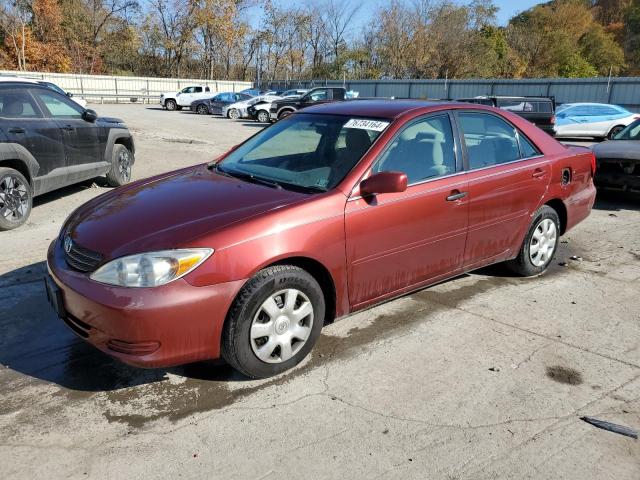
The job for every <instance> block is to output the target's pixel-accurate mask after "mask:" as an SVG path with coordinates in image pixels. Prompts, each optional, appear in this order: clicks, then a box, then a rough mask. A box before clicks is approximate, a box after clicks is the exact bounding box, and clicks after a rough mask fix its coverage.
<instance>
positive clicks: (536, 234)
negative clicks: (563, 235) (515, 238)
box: [507, 205, 560, 277]
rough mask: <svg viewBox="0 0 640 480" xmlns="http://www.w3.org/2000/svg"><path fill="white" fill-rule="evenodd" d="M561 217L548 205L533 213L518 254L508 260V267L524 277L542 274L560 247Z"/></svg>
mask: <svg viewBox="0 0 640 480" xmlns="http://www.w3.org/2000/svg"><path fill="white" fill-rule="evenodd" d="M559 236H560V217H558V213H557V212H556V211H555V210H554V209H553V208H551V207H549V206H548V205H543V206H542V207H540V208H539V209H538V210H537V211H536V213H535V214H534V215H533V221H532V222H531V226H530V227H529V230H528V232H527V235H526V237H525V238H524V242H523V244H522V247H520V252H519V253H518V256H517V257H516V258H514V259H513V260H510V261H509V262H507V267H508V268H509V269H510V270H512V271H513V272H515V273H517V274H519V275H522V276H524V277H531V276H533V275H540V274H541V273H543V272H544V271H545V270H546V269H547V268H548V267H549V265H550V264H551V261H552V260H553V257H554V256H555V254H556V251H557V249H558V243H559Z"/></svg>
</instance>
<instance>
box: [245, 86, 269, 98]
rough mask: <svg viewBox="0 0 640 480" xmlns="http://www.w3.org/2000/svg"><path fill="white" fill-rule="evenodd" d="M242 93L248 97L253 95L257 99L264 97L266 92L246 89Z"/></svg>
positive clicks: (257, 89)
mask: <svg viewBox="0 0 640 480" xmlns="http://www.w3.org/2000/svg"><path fill="white" fill-rule="evenodd" d="M240 93H245V94H247V95H251V96H252V97H257V96H259V95H264V94H265V91H264V90H261V89H259V88H245V89H244V90H242V91H241V92H240Z"/></svg>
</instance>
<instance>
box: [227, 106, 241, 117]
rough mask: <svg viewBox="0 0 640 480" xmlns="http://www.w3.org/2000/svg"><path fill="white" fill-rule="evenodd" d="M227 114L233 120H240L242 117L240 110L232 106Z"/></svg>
mask: <svg viewBox="0 0 640 480" xmlns="http://www.w3.org/2000/svg"><path fill="white" fill-rule="evenodd" d="M227 116H228V117H229V118H230V119H231V120H238V119H239V118H240V112H239V111H238V110H237V109H236V108H232V109H231V110H229V111H228V112H227Z"/></svg>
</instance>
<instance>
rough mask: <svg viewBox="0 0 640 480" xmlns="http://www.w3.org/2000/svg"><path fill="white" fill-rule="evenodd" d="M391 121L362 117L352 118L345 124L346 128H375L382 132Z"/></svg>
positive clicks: (374, 129)
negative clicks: (364, 118)
mask: <svg viewBox="0 0 640 480" xmlns="http://www.w3.org/2000/svg"><path fill="white" fill-rule="evenodd" d="M387 125H389V122H381V121H379V120H363V119H362V118H352V119H351V120H349V121H348V122H347V123H345V124H344V128H359V129H361V130H373V131H374V132H381V131H382V130H384V129H385V128H387Z"/></svg>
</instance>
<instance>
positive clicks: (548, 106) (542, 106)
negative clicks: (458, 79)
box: [457, 96, 556, 135]
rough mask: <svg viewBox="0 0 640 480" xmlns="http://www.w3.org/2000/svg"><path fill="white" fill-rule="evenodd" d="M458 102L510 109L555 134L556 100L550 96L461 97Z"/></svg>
mask: <svg viewBox="0 0 640 480" xmlns="http://www.w3.org/2000/svg"><path fill="white" fill-rule="evenodd" d="M457 101H458V102H468V103H476V104H479V105H488V106H491V107H497V108H501V109H503V110H508V111H509V112H513V113H515V114H516V115H520V116H521V117H522V118H526V119H527V120H529V121H530V122H531V123H533V124H534V125H536V126H537V127H538V128H540V129H542V130H544V131H545V132H547V133H548V134H549V135H555V124H556V116H555V111H556V102H555V99H553V98H549V97H507V96H478V97H474V98H460V99H458V100H457Z"/></svg>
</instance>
